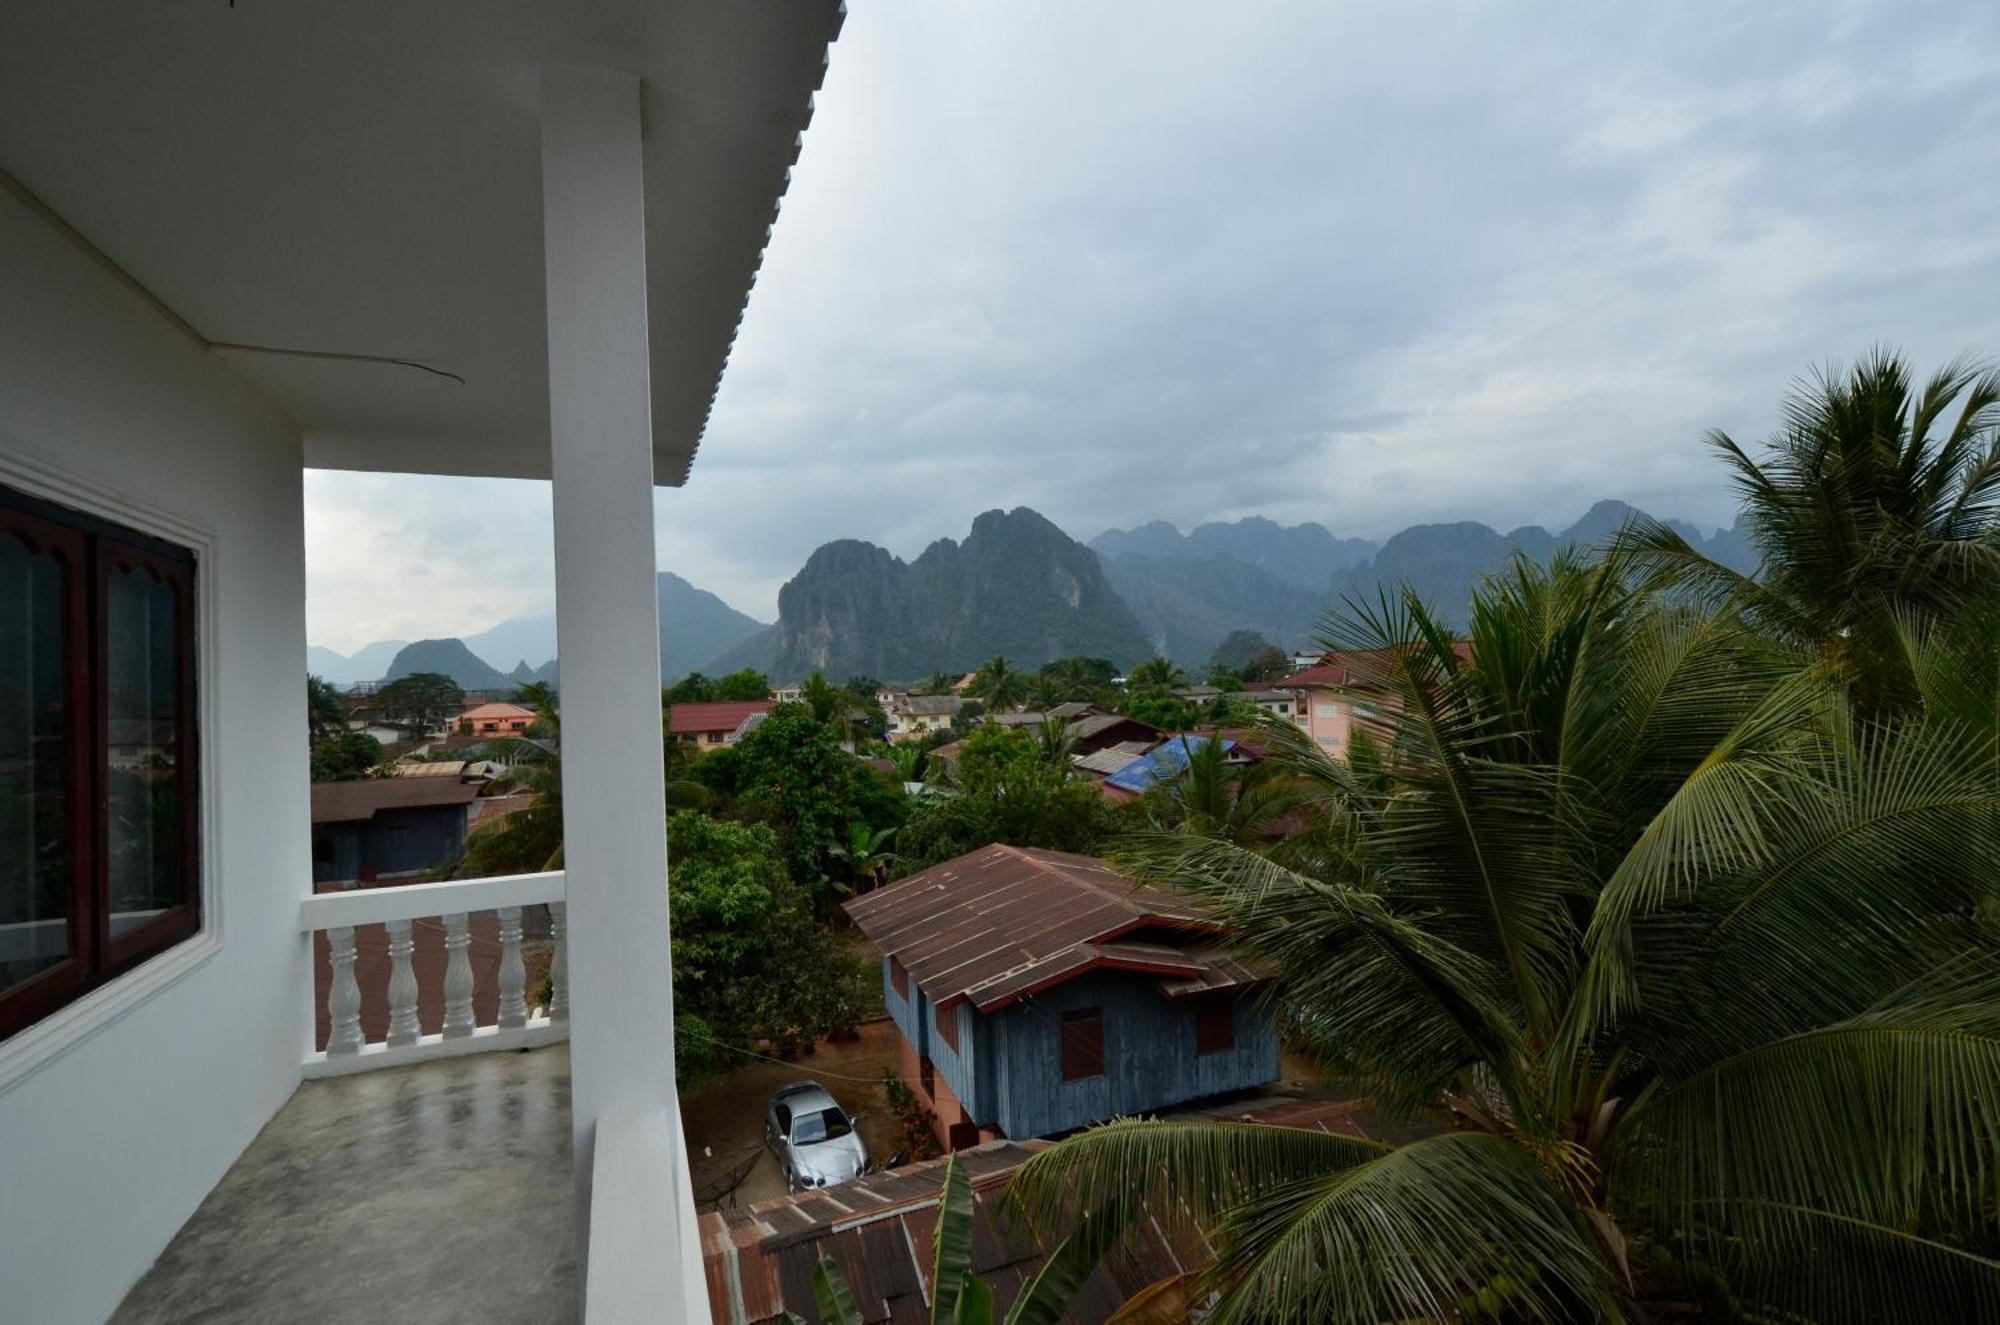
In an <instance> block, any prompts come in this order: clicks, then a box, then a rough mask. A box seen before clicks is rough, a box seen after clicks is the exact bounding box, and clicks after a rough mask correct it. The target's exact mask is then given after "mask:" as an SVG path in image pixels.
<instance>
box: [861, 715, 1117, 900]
mask: <svg viewBox="0 0 2000 1325" xmlns="http://www.w3.org/2000/svg"><path fill="white" fill-rule="evenodd" d="M953 792H954V794H953V795H952V796H950V797H948V798H946V799H941V800H937V801H933V802H930V803H927V804H924V805H921V806H919V807H918V808H916V809H914V810H912V811H911V812H910V816H909V818H908V820H907V821H906V822H905V823H904V825H903V828H902V831H901V832H900V833H898V834H897V837H896V846H897V857H898V861H899V863H900V864H901V866H902V867H903V868H904V870H905V871H913V870H921V869H928V868H929V867H930V866H932V865H935V864H938V863H939V862H941V861H946V860H950V859H952V858H953V857H954V856H962V855H964V854H965V853H966V852H968V851H974V850H977V849H978V848H980V847H983V846H988V845H990V844H992V843H994V842H1004V843H1007V844H1008V845H1010V846H1020V847H1049V848H1052V849H1054V850H1058V851H1078V852H1085V853H1088V852H1092V851H1095V850H1097V849H1098V848H1099V847H1100V846H1102V845H1103V843H1104V842H1105V840H1106V838H1107V837H1108V836H1109V835H1110V834H1111V833H1112V832H1113V831H1114V829H1115V828H1116V826H1117V824H1118V823H1119V816H1118V813H1117V811H1116V810H1115V809H1114V808H1113V807H1112V806H1110V805H1109V804H1107V803H1106V801H1105V800H1104V797H1103V795H1102V794H1101V793H1100V792H1099V791H1098V790H1097V787H1096V785H1095V784H1094V783H1089V782H1073V781H1071V780H1070V779H1069V768H1068V761H1067V760H1066V759H1057V758H1052V757H1051V756H1050V755H1049V754H1048V752H1047V751H1046V749H1045V747H1044V744H1043V742H1042V741H1041V740H1040V739H1039V737H1038V736H1037V734H1035V733H1031V732H1028V731H1024V730H1021V729H1019V728H1007V727H999V726H983V727H980V728H978V729H976V730H975V731H973V733H972V734H971V735H970V736H968V737H967V738H966V740H965V745H964V748H963V749H962V750H961V751H960V752H959V756H958V761H957V771H956V773H955V775H954V778H953Z"/></svg>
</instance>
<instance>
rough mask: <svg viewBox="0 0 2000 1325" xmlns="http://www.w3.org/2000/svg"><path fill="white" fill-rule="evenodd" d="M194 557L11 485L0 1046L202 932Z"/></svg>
mask: <svg viewBox="0 0 2000 1325" xmlns="http://www.w3.org/2000/svg"><path fill="white" fill-rule="evenodd" d="M194 593H195V561H194V554H193V553H191V552H189V551H188V550H187V549H185V548H180V547H175V546H174V545H172V544H169V543H166V542H163V541H161V540H159V539H156V538H153V537H150V536H149V535H146V534H141V533H139V532H137V531H136V530H132V529H128V528H125V527H123V526H121V525H117V524H114V523H112V522H110V521H107V520H101V519H98V518H96V517H93V516H89V515H84V514H81V513H79V512H76V511H71V510H68V509H66V508H64V507H61V506H58V505H56V504H54V503H52V502H46V501H42V500H40V499H37V498H34V497H29V496H27V495H25V494H22V493H18V492H15V491H13V490H11V489H8V488H4V487H0V1037H4V1036H7V1035H11V1034H12V1033H14V1032H15V1031H18V1030H20V1029H21V1028H22V1027H24V1026H27V1025H30V1024H32V1023H33V1022H35V1021H37V1020H39V1019H40V1018H42V1017H45V1016H47V1015H48V1014H49V1013H51V1012H53V1011H55V1010H56V1009H58V1008H60V1007H62V1006H64V1005H65V1004H67V1003H70V1002H72V1001H74V1000H75V999H77V998H79V997H81V996H82V995H84V994H86V993H88V992H89V991H91V990H92V989H95V988H97V987H98V986H99V985H102V984H104V983H105V982H106V981H108V980H110V979H112V978H113V977H115V976H117V975H119V974H120V973H122V972H124V971H126V970H129V969H130V968H132V967H133V966H136V965H138V964H139V963H140V962H143V961H145V960H146V959H147V958H149V957H153V956H155V955H157V954H158V953H160V952H163V951H165V950H166V949H167V948H170V947H172V946H173V945H174V944H176V943H179V942H180V941H181V940H183V939H185V938H188V937H189V936H190V935H192V934H194V933H195V932H196V931H197V930H198V929H199V928H200V923H201V915H200V901H201V896H200V885H199V875H198V871H197V868H196V860H197V849H198V840H197V832H196V828H197V817H196V813H197V804H196V794H195V793H196V785H197V784H196V767H195V756H196V750H195V713H194V710H195V675H194Z"/></svg>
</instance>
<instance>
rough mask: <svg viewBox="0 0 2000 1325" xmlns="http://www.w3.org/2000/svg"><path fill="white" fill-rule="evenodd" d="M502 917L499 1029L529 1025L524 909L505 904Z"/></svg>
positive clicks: (500, 909) (498, 910)
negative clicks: (523, 959) (523, 956)
mask: <svg viewBox="0 0 2000 1325" xmlns="http://www.w3.org/2000/svg"><path fill="white" fill-rule="evenodd" d="M494 914H495V915H496V916H498V917H499V918H500V1028H501V1029H502V1030H508V1029H512V1028H518V1027H521V1026H525V1025H527V1024H528V1000H527V990H528V968H527V967H525V966H523V965H522V964H521V908H520V907H518V906H503V907H500V908H498V909H497V910H495V911H494Z"/></svg>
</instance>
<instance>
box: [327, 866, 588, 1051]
mask: <svg viewBox="0 0 2000 1325" xmlns="http://www.w3.org/2000/svg"><path fill="white" fill-rule="evenodd" d="M563 889H564V879H563V875H562V874H561V872H559V871H558V872H552V873H546V874H524V875H514V876H510V877H506V878H495V879H466V880H456V881H453V882H449V883H428V884H411V885H408V886H405V887H389V888H368V889H356V890H352V891H347V892H338V893H321V894H319V895H317V896H314V897H310V898H307V899H306V901H305V902H304V903H303V904H302V905H301V909H300V924H301V927H302V928H303V929H305V930H306V931H307V932H308V933H316V932H323V933H325V935H326V943H327V956H328V962H329V965H330V968H331V975H332V979H331V981H330V982H329V985H328V989H327V996H326V1008H327V1017H328V1021H329V1023H330V1030H329V1034H328V1037H327V1044H326V1049H325V1051H324V1052H321V1053H314V1052H311V1051H310V1048H309V1049H308V1052H307V1054H306V1059H305V1074H306V1075H307V1076H335V1075H341V1074H344V1073H348V1072H360V1071H367V1070H370V1069H372V1068H377V1067H390V1066H394V1065H397V1064H401V1063H407V1062H415V1061H418V1060H421V1059H425V1058H436V1057H444V1056H450V1055H455V1054H463V1053H479V1052H483V1051H487V1050H495V1049H519V1048H529V1047H533V1046H535V1045H540V1044H549V1043H553V1042H555V1041H558V1040H562V1039H566V1038H568V1035H569V992H568V985H569V953H568V934H567V924H566V919H567V917H566V916H565V910H566V908H565V905H564V893H563ZM538 905H546V906H547V907H548V908H549V938H550V953H549V986H550V988H549V1000H548V1007H547V1009H546V1010H544V1011H538V1012H537V1013H536V1014H534V1015H531V1014H530V1012H529V1008H528V1001H527V963H526V961H525V960H524V958H523V954H522V910H523V908H524V907H528V906H538ZM487 913H491V914H492V916H493V918H494V919H493V929H492V931H491V933H492V934H494V935H495V937H494V938H487V937H486V936H485V932H483V931H476V929H475V917H478V916H481V915H484V914H487ZM374 925H380V926H382V929H383V932H384V933H385V935H386V938H387V948H386V951H387V956H388V978H387V980H386V982H385V988H384V990H383V992H384V995H385V997H386V999H387V1002H388V1009H389V1019H388V1023H387V1026H386V1033H385V1036H384V1038H383V1039H381V1040H378V1041H369V1040H368V1039H367V1036H366V1033H365V1031H364V1027H363V1026H362V1019H361V986H360V980H359V977H358V976H357V973H356V966H357V961H358V960H359V955H360V946H361V945H360V944H359V943H358V942H357V936H356V933H355V931H356V928H357V927H359V926H374ZM427 932H429V933H441V934H442V944H443V951H444V988H443V995H444V1022H443V1025H442V1027H441V1028H440V1030H439V1032H438V1033H437V1034H434V1035H426V1034H424V1033H423V1027H422V1025H421V1024H420V1022H419V1019H418V1001H419V997H420V993H421V991H420V989H419V982H418V975H417V968H418V962H417V949H418V946H419V944H420V943H423V944H426V945H427V944H428V943H429V942H430V940H429V939H428V938H427V937H425V935H426V933H427ZM474 943H479V944H481V945H482V946H483V953H482V955H484V956H487V957H488V959H489V960H490V958H491V955H492V954H493V951H494V948H496V947H497V949H498V958H499V960H498V963H497V966H489V967H486V969H487V970H489V971H491V972H493V975H492V977H491V978H493V980H494V994H495V1002H496V1005H497V1018H496V1021H495V1022H494V1024H492V1025H484V1026H482V1025H479V1024H477V1016H476V1012H475V1006H474V996H475V995H476V994H477V993H478V985H479V983H480V981H479V978H478V975H477V971H476V968H475V963H474V961H473V958H472V951H473V947H472V945H473V944H474ZM426 950H427V951H432V952H434V951H435V949H430V948H428V947H426ZM370 951H374V949H373V948H371V949H370ZM427 960H434V958H431V959H427ZM363 966H364V968H366V964H365V963H363ZM366 969H376V970H379V968H366ZM428 969H430V970H431V971H433V972H435V970H436V968H435V966H431V967H429V968H428ZM371 978H372V979H379V978H381V977H380V976H379V975H375V976H371ZM431 978H432V979H436V978H437V977H436V976H435V974H433V975H432V976H431ZM375 1025H376V1026H377V1028H378V1033H381V1030H382V1024H381V1023H379V1022H378V1023H375Z"/></svg>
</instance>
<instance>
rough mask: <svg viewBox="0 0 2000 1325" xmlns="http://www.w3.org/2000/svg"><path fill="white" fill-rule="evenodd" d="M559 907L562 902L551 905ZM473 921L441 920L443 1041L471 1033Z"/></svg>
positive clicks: (459, 914)
mask: <svg viewBox="0 0 2000 1325" xmlns="http://www.w3.org/2000/svg"><path fill="white" fill-rule="evenodd" d="M551 905H553V906H560V905H562V903H560V902H554V903H551ZM471 947H472V918H471V917H470V916H468V915H467V914H466V913H465V912H463V911H454V912H453V913H452V914H450V915H448V916H446V917H445V918H444V1038H445V1039H447V1040H462V1039H464V1038H465V1037H466V1036H468V1035H470V1034H472V1027H473V1021H472V955H471V952H470V949H471Z"/></svg>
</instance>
